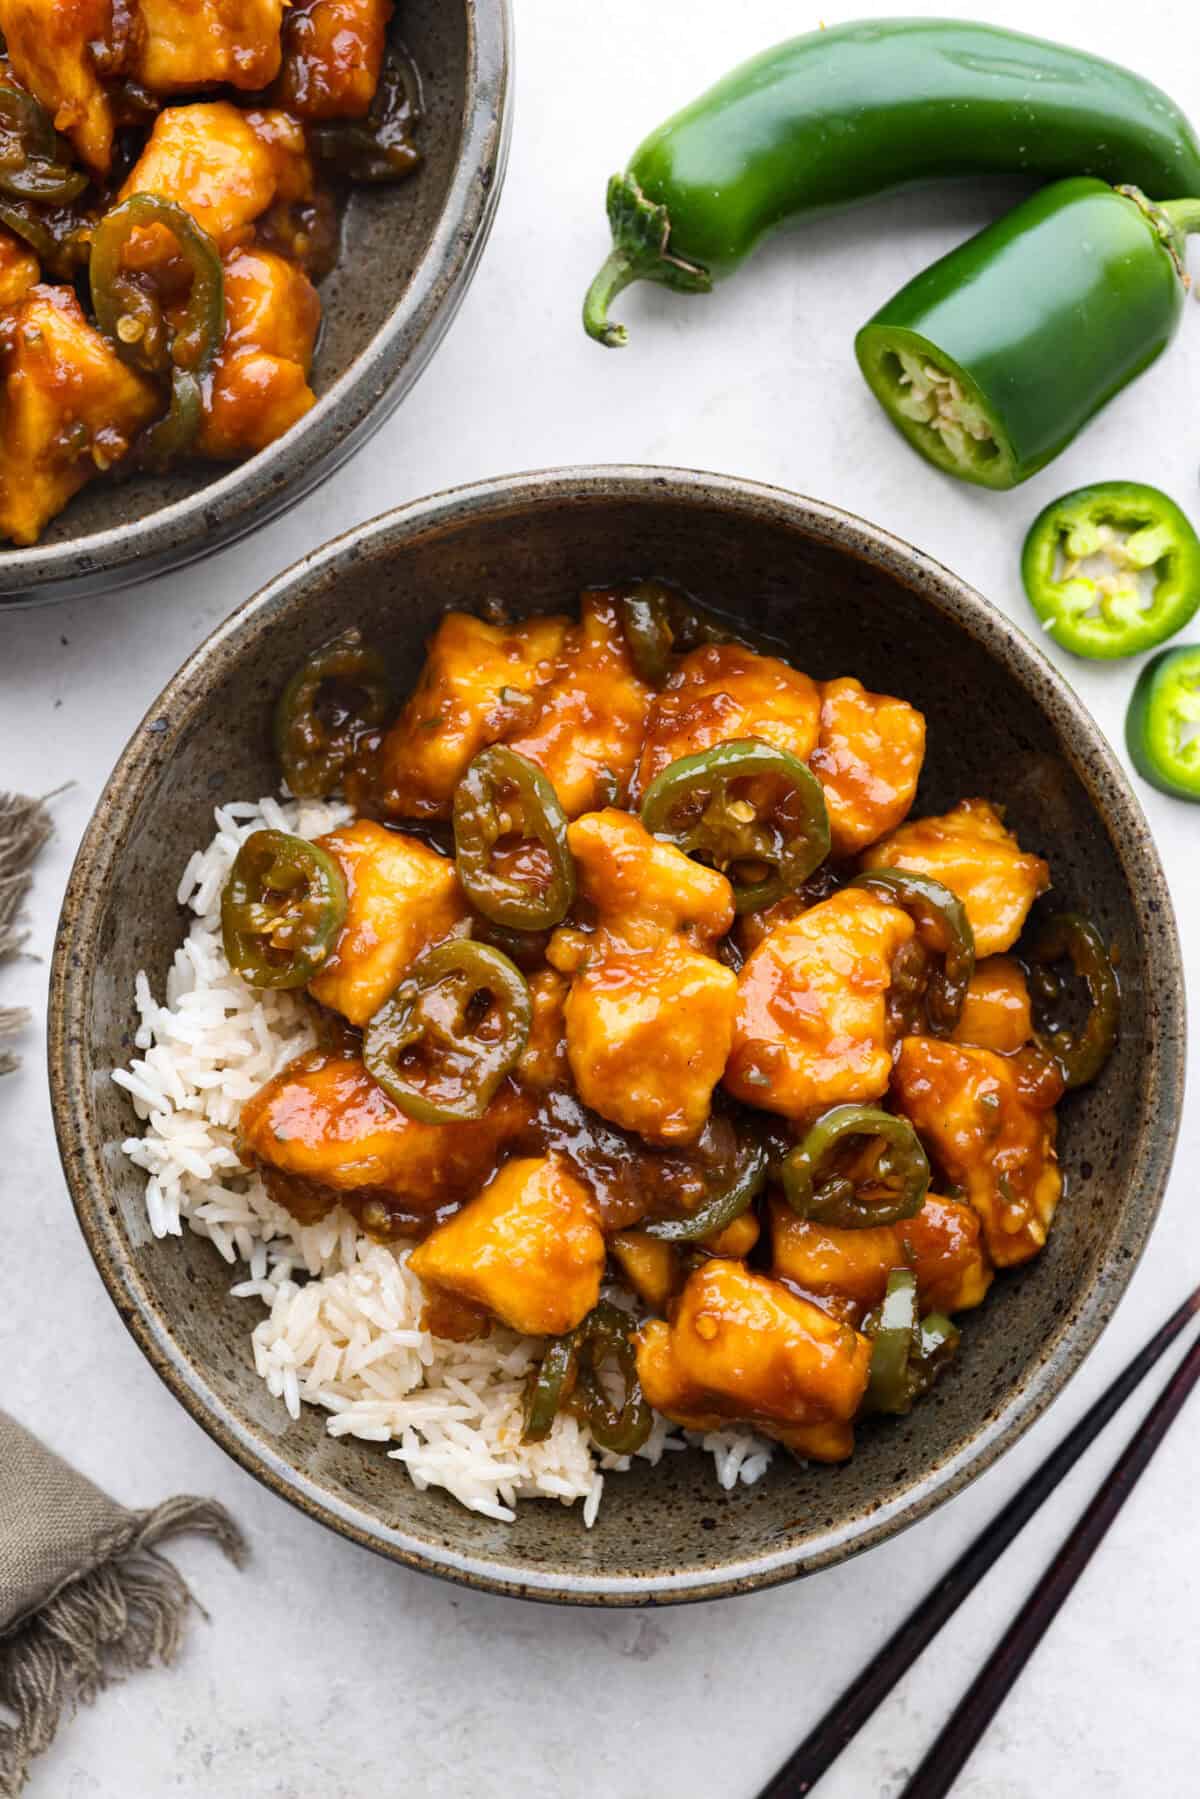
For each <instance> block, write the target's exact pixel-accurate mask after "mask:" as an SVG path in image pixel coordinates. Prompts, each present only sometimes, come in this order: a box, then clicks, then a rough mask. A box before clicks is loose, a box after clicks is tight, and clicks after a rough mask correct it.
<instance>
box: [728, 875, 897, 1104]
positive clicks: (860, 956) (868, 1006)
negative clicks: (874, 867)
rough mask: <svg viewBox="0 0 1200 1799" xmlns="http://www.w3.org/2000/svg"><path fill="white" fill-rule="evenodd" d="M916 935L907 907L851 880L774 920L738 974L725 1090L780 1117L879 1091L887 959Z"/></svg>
mask: <svg viewBox="0 0 1200 1799" xmlns="http://www.w3.org/2000/svg"><path fill="white" fill-rule="evenodd" d="M912 935H913V924H912V920H911V919H910V918H909V917H908V915H907V913H905V912H902V911H900V909H899V908H898V907H897V906H889V905H885V904H883V903H882V902H881V901H880V900H877V899H875V898H874V896H873V895H872V894H869V893H866V892H864V891H863V890H862V889H861V888H854V887H848V888H844V889H843V890H842V891H841V892H839V893H835V894H834V895H833V896H832V897H831V898H830V899H827V900H822V901H821V903H820V905H817V906H813V907H812V908H811V909H810V910H809V911H807V912H802V913H801V914H800V915H799V917H797V918H793V919H790V920H789V921H787V922H786V923H784V924H781V925H778V926H777V927H776V928H775V930H773V931H772V932H771V933H770V935H769V936H768V937H767V938H765V939H764V941H763V942H762V943H760V944H759V946H758V948H757V949H756V950H755V951H754V952H753V954H752V955H751V956H750V957H749V958H748V960H747V961H746V963H745V965H744V966H743V968H742V972H741V974H740V975H739V976H738V998H737V1014H736V1017H735V1020H734V1030H733V1050H732V1053H731V1055H730V1058H729V1065H728V1067H727V1068H726V1070H725V1085H726V1087H727V1088H728V1089H729V1091H730V1092H731V1093H733V1094H735V1095H736V1097H737V1098H738V1099H741V1100H744V1101H745V1102H746V1103H747V1105H752V1106H762V1107H765V1109H766V1110H767V1111H769V1112H782V1113H783V1115H784V1117H786V1118H802V1117H804V1116H805V1115H806V1114H809V1113H813V1112H820V1111H824V1109H825V1108H826V1107H827V1106H833V1105H838V1104H839V1103H840V1102H842V1101H843V1100H846V1101H849V1100H859V1101H862V1100H873V1099H879V1098H880V1097H881V1096H882V1095H883V1094H884V1093H886V1092H887V1085H888V1077H889V1075H890V1074H891V1069H892V1058H891V1054H890V1050H889V1047H888V1041H887V1026H886V1005H885V1001H886V997H887V991H888V988H889V986H890V985H891V980H892V964H893V962H894V960H895V957H896V954H897V951H898V950H900V949H901V948H902V947H903V945H904V944H906V943H907V942H908V941H909V940H910V938H911V937H912Z"/></svg>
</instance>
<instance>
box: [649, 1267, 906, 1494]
mask: <svg viewBox="0 0 1200 1799" xmlns="http://www.w3.org/2000/svg"><path fill="white" fill-rule="evenodd" d="M637 1345H638V1354H637V1360H638V1375H639V1377H640V1379H641V1383H642V1390H643V1392H644V1393H645V1395H646V1398H647V1399H648V1400H649V1402H650V1404H651V1405H652V1406H654V1407H655V1409H656V1410H658V1411H660V1412H663V1413H665V1414H666V1416H667V1417H668V1418H673V1419H675V1421H676V1422H677V1423H679V1424H682V1425H684V1426H686V1427H687V1428H688V1429H691V1430H720V1429H722V1428H724V1427H725V1426H726V1425H727V1424H728V1423H729V1422H730V1421H734V1422H736V1423H738V1424H746V1425H749V1426H751V1427H752V1428H753V1429H755V1430H761V1431H764V1432H766V1434H767V1435H768V1436H772V1437H777V1438H778V1439H779V1441H780V1442H782V1443H785V1444H787V1446H788V1447H789V1448H790V1449H793V1450H794V1451H795V1452H796V1454H797V1455H808V1456H813V1457H815V1458H816V1459H818V1460H821V1461H841V1460H843V1459H844V1458H845V1457H846V1456H848V1455H849V1454H850V1453H851V1450H852V1449H853V1447H854V1438H853V1433H852V1431H851V1429H850V1420H851V1419H852V1418H853V1417H854V1414H855V1412H856V1411H857V1410H858V1407H859V1404H860V1402H861V1400H862V1396H863V1392H864V1391H865V1388H866V1384H867V1374H868V1370H869V1367H870V1361H871V1345H870V1343H869V1342H868V1341H867V1339H866V1337H860V1336H859V1335H858V1333H857V1332H856V1331H854V1330H852V1329H851V1328H850V1327H849V1326H848V1325H845V1324H839V1323H838V1321H837V1320H836V1319H834V1318H831V1317H830V1316H829V1314H828V1313H827V1312H823V1311H822V1310H821V1308H820V1307H819V1306H816V1305H813V1304H812V1302H811V1301H810V1300H807V1299H801V1298H799V1297H798V1296H797V1295H796V1294H794V1293H791V1292H790V1291H789V1290H788V1288H787V1287H785V1286H783V1285H781V1284H780V1282H778V1281H775V1280H771V1279H770V1278H769V1277H768V1276H767V1275H765V1274H754V1273H752V1272H751V1271H750V1269H748V1268H747V1267H746V1266H745V1264H744V1263H742V1262H727V1261H721V1260H717V1259H714V1260H712V1261H708V1262H705V1263H703V1264H702V1265H701V1266H700V1267H699V1268H697V1269H696V1270H695V1272H694V1273H693V1274H692V1275H691V1276H690V1277H689V1279H688V1282H687V1285H686V1286H685V1287H684V1289H683V1293H682V1295H681V1296H680V1299H679V1303H678V1306H677V1308H676V1311H675V1316H674V1318H673V1320H672V1322H671V1323H670V1324H664V1323H662V1322H661V1321H660V1320H658V1319H652V1320H651V1322H650V1323H649V1324H646V1325H643V1327H642V1330H641V1332H640V1334H639V1337H638V1339H637ZM813 1427H819V1428H817V1429H814V1428H813ZM830 1427H833V1428H830Z"/></svg>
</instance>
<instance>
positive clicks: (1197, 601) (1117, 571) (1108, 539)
mask: <svg viewBox="0 0 1200 1799" xmlns="http://www.w3.org/2000/svg"><path fill="white" fill-rule="evenodd" d="M1021 578H1022V580H1023V581H1024V583H1025V592H1026V594H1027V595H1028V596H1029V603H1030V605H1031V606H1032V607H1033V609H1034V611H1035V612H1036V613H1037V615H1038V617H1039V618H1040V619H1041V621H1042V626H1043V628H1044V630H1045V631H1046V633H1047V635H1048V636H1050V637H1053V639H1054V641H1055V643H1060V644H1061V645H1062V647H1063V648H1064V650H1070V651H1071V652H1072V654H1073V655H1076V656H1087V657H1089V658H1092V659H1094V660H1107V659H1112V658H1115V657H1119V656H1136V655H1137V654H1138V653H1139V651H1141V650H1152V649H1154V648H1155V647H1156V645H1158V644H1160V643H1162V642H1164V640H1165V639H1166V638H1168V637H1173V636H1174V635H1175V633H1176V631H1181V630H1182V629H1183V627H1184V625H1186V624H1187V623H1188V622H1189V621H1190V620H1191V618H1192V617H1193V616H1194V614H1195V612H1196V609H1197V607H1200V537H1197V535H1196V532H1195V530H1194V528H1193V526H1192V524H1191V523H1190V521H1189V520H1188V518H1187V517H1186V515H1185V514H1184V513H1183V512H1181V511H1180V509H1179V507H1178V506H1177V505H1176V504H1175V502H1174V500H1172V499H1168V497H1167V495H1166V494H1165V493H1160V492H1159V490H1158V488H1157V487H1144V486H1142V485H1141V484H1140V483H1138V482H1136V481H1101V482H1098V483H1097V484H1096V486H1094V487H1080V488H1077V489H1076V491H1075V492H1074V493H1068V494H1064V495H1063V496H1062V498H1061V499H1059V500H1052V501H1051V503H1050V505H1049V506H1047V507H1046V508H1045V509H1044V510H1043V511H1042V512H1040V513H1039V514H1038V516H1037V518H1036V519H1035V520H1034V521H1033V524H1032V526H1031V527H1030V531H1029V535H1028V537H1027V538H1026V539H1025V548H1024V551H1023V553H1022V556H1021Z"/></svg>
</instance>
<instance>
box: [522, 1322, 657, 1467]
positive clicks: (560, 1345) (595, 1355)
mask: <svg viewBox="0 0 1200 1799" xmlns="http://www.w3.org/2000/svg"><path fill="white" fill-rule="evenodd" d="M631 1323H632V1320H631V1319H630V1317H629V1315H628V1313H626V1312H623V1311H622V1310H621V1309H620V1307H619V1306H615V1305H613V1304H612V1303H611V1302H610V1301H609V1300H606V1299H602V1300H600V1302H599V1303H598V1304H597V1305H596V1306H594V1307H593V1309H592V1310H591V1311H590V1312H589V1313H588V1315H587V1317H586V1318H585V1319H584V1320H583V1322H582V1323H581V1324H579V1325H577V1326H576V1327H575V1329H574V1330H573V1331H571V1332H569V1333H568V1334H567V1335H566V1336H565V1337H555V1338H554V1339H552V1341H551V1342H550V1344H549V1345H548V1347H547V1350H546V1354H545V1356H544V1357H543V1359H542V1365H541V1367H540V1369H539V1370H538V1373H537V1375H536V1376H535V1378H534V1380H533V1383H532V1385H531V1387H530V1390H529V1394H528V1397H527V1400H526V1407H525V1430H524V1436H525V1441H526V1442H529V1443H536V1442H541V1441H542V1440H543V1439H544V1438H545V1437H547V1436H548V1435H549V1433H550V1429H551V1426H552V1425H553V1423H554V1418H555V1415H556V1413H557V1412H559V1411H565V1410H568V1409H569V1410H571V1411H573V1412H574V1413H575V1414H576V1416H577V1417H578V1418H579V1420H580V1422H581V1423H583V1424H585V1425H586V1426H587V1428H588V1430H589V1431H590V1432H591V1434H592V1437H593V1438H594V1440H595V1441H596V1443H598V1444H599V1446H600V1448H601V1449H606V1450H608V1451H609V1453H610V1454H612V1455H633V1453H634V1452H635V1451H636V1450H638V1449H640V1448H641V1446H642V1444H643V1443H644V1442H645V1441H646V1438H647V1437H648V1436H649V1435H650V1427H651V1424H652V1422H653V1419H652V1416H651V1412H650V1408H649V1406H648V1405H647V1404H646V1401H645V1399H644V1398H643V1396H642V1389H641V1383H640V1382H639V1380H638V1376H637V1354H636V1351H635V1350H634V1347H633V1344H632V1342H631V1341H630V1336H629V1331H630V1325H631ZM609 1359H612V1360H613V1361H615V1362H616V1364H617V1366H618V1368H619V1369H620V1372H621V1377H622V1380H623V1383H624V1394H623V1397H622V1399H621V1401H620V1403H619V1404H615V1403H614V1402H613V1401H612V1400H610V1399H609V1397H608V1394H607V1393H606V1392H605V1390H604V1385H603V1382H602V1381H601V1378H600V1369H601V1366H602V1364H603V1363H604V1362H605V1361H607V1360H609Z"/></svg>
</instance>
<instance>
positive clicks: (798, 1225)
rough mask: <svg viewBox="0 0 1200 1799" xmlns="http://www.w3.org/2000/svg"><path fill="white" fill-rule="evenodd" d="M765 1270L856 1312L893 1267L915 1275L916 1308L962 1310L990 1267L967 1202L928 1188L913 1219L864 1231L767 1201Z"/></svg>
mask: <svg viewBox="0 0 1200 1799" xmlns="http://www.w3.org/2000/svg"><path fill="white" fill-rule="evenodd" d="M771 1249H772V1262H771V1270H772V1273H774V1274H777V1275H780V1276H782V1277H783V1278H784V1279H786V1280H789V1281H791V1282H792V1284H793V1285H794V1286H797V1287H800V1288H802V1289H803V1291H804V1292H805V1293H811V1294H813V1295H814V1297H816V1298H818V1299H824V1298H827V1297H828V1298H838V1299H847V1300H850V1301H851V1302H852V1303H853V1305H854V1306H855V1308H856V1309H857V1311H858V1314H859V1316H860V1317H861V1316H863V1315H865V1314H866V1313H867V1312H869V1311H870V1310H871V1308H872V1306H877V1305H878V1304H879V1302H880V1301H881V1300H882V1298H883V1296H884V1294H885V1292H886V1291H887V1278H888V1275H889V1274H890V1273H891V1271H892V1269H893V1268H904V1267H908V1268H911V1269H913V1271H914V1273H915V1274H916V1277H917V1291H918V1294H919V1296H920V1303H921V1310H922V1312H961V1311H965V1310H967V1308H968V1307H970V1306H977V1305H979V1304H980V1302H981V1301H982V1299H983V1298H984V1295H985V1294H986V1293H987V1290H988V1288H989V1287H990V1286H991V1284H992V1269H991V1265H990V1263H989V1262H988V1259H987V1255H986V1253H985V1252H984V1248H983V1245H982V1243H981V1242H980V1224H979V1219H978V1217H977V1216H976V1215H975V1213H974V1212H973V1211H972V1210H971V1208H970V1206H967V1205H962V1204H960V1203H959V1201H957V1200H954V1199H943V1198H942V1197H941V1196H940V1195H939V1194H936V1193H930V1194H928V1195H927V1196H926V1199H925V1204H924V1205H923V1206H922V1208H921V1210H920V1211H919V1212H918V1213H917V1215H916V1217H915V1218H906V1219H905V1220H904V1222H903V1223H901V1224H884V1225H879V1226H878V1227H877V1228H874V1229H871V1228H868V1229H866V1230H836V1229H834V1228H833V1227H832V1226H831V1225H826V1224H816V1223H814V1222H813V1221H812V1220H811V1219H808V1218H797V1216H796V1214H795V1212H793V1211H792V1208H791V1207H790V1206H789V1205H788V1204H787V1202H786V1201H785V1200H783V1199H780V1198H775V1199H773V1200H772V1201H771Z"/></svg>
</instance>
